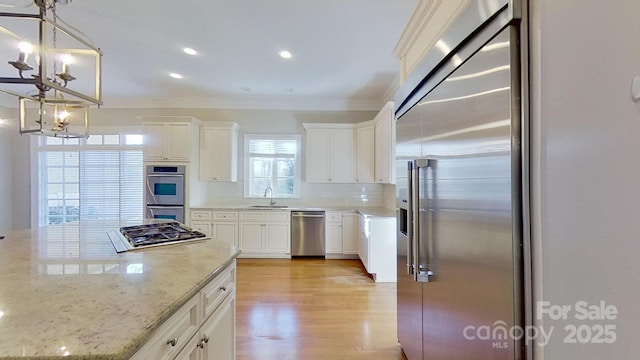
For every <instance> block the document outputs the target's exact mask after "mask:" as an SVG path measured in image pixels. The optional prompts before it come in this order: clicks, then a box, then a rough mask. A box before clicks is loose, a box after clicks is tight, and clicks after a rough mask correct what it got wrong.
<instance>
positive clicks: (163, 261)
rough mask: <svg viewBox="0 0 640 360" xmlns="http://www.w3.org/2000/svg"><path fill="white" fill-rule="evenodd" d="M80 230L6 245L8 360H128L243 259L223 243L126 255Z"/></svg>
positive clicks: (1, 312) (107, 226) (89, 225)
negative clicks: (220, 276)
mask: <svg viewBox="0 0 640 360" xmlns="http://www.w3.org/2000/svg"><path fill="white" fill-rule="evenodd" d="M126 225H136V223H127V222H123V223H118V222H81V223H79V224H78V223H70V224H64V225H52V226H48V227H43V228H39V229H35V230H22V231H16V232H13V233H10V234H7V236H6V238H5V239H4V240H0V359H20V360H25V359H37V360H44V359H47V360H48V359H54V358H55V359H61V357H62V356H66V357H65V358H67V359H87V360H107V359H109V360H112V359H113V360H119V359H128V358H129V357H130V356H131V355H133V353H134V352H135V351H136V350H137V349H138V348H139V347H140V346H142V344H143V343H144V342H145V341H146V339H147V337H148V336H149V335H150V334H151V332H152V331H153V330H155V329H156V328H157V327H158V326H159V325H160V324H161V323H162V322H163V321H164V320H166V319H167V318H169V317H170V316H171V315H172V314H173V312H175V311H176V310H177V309H179V308H180V307H181V306H182V305H183V304H184V303H185V302H186V301H187V300H188V299H189V298H191V297H192V296H193V295H194V294H196V293H197V292H198V291H199V290H200V289H201V288H202V287H203V286H204V285H205V284H207V283H208V282H209V280H211V279H212V278H213V277H214V276H215V275H217V274H218V273H219V272H221V271H222V270H223V269H224V268H225V267H227V266H228V265H229V264H231V263H232V262H233V260H234V259H235V258H236V257H237V256H238V254H239V251H238V250H237V249H236V247H235V246H233V245H229V244H228V243H226V242H224V241H221V240H212V239H210V240H204V241H200V242H190V243H182V244H176V245H166V246H160V247H155V248H148V249H144V250H139V251H132V252H126V253H121V254H117V253H116V252H115V250H114V249H113V246H112V245H111V242H110V241H109V239H108V237H107V235H106V231H108V230H117V229H118V228H119V227H120V226H126Z"/></svg>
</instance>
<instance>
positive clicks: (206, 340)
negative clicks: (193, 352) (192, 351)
mask: <svg viewBox="0 0 640 360" xmlns="http://www.w3.org/2000/svg"><path fill="white" fill-rule="evenodd" d="M207 343H209V337H208V336H206V335H205V336H204V337H203V338H202V339H200V341H199V342H198V345H196V346H197V347H199V348H200V349H204V344H207Z"/></svg>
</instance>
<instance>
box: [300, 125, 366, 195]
mask: <svg viewBox="0 0 640 360" xmlns="http://www.w3.org/2000/svg"><path fill="white" fill-rule="evenodd" d="M303 125H304V127H305V129H306V145H305V149H306V150H305V155H306V156H305V160H306V161H305V162H306V180H307V182H318V183H353V182H355V141H354V126H353V125H351V124H303Z"/></svg>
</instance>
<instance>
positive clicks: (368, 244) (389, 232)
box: [358, 214, 398, 282]
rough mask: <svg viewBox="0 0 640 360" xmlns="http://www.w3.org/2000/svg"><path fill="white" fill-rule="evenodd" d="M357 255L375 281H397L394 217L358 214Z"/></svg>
mask: <svg viewBox="0 0 640 360" xmlns="http://www.w3.org/2000/svg"><path fill="white" fill-rule="evenodd" d="M358 218H359V230H360V234H359V237H358V256H359V257H360V260H361V261H362V264H363V265H364V267H365V269H366V270H367V272H368V273H370V274H371V275H373V279H374V280H375V281H376V282H396V281H397V271H398V269H397V265H396V264H397V260H398V259H397V257H396V218H395V217H375V216H366V215H362V214H359V215H358Z"/></svg>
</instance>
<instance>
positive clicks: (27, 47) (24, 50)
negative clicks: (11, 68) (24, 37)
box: [18, 41, 33, 62]
mask: <svg viewBox="0 0 640 360" xmlns="http://www.w3.org/2000/svg"><path fill="white" fill-rule="evenodd" d="M18 49H20V55H19V56H18V61H22V62H27V60H28V59H29V54H31V53H32V52H33V45H31V43H30V42H27V41H20V42H19V43H18Z"/></svg>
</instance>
